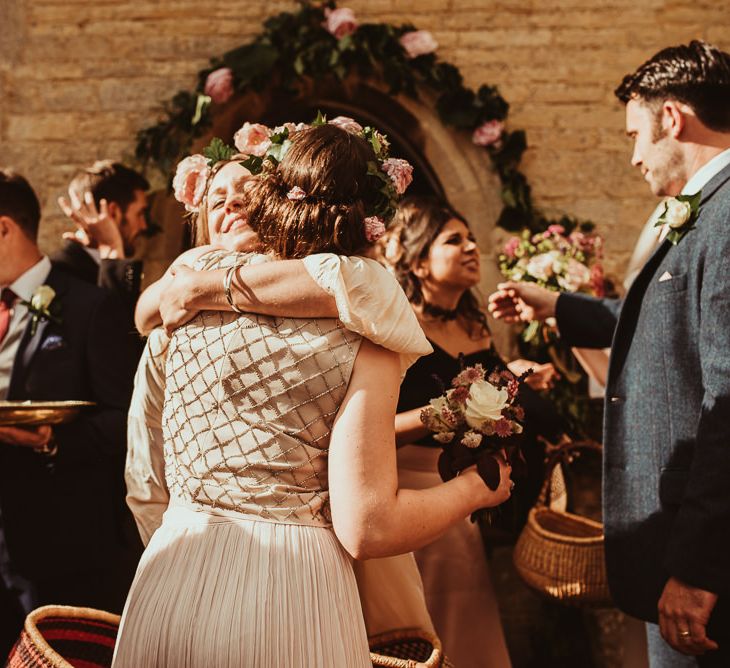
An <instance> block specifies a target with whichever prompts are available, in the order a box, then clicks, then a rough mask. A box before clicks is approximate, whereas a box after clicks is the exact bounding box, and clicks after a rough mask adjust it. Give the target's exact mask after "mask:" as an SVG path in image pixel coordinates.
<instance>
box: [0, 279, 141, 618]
mask: <svg viewBox="0 0 730 668" xmlns="http://www.w3.org/2000/svg"><path fill="white" fill-rule="evenodd" d="M46 284H47V285H50V286H51V287H52V288H53V289H54V290H55V292H56V297H55V301H57V303H58V304H60V318H61V322H60V323H56V322H53V321H47V322H41V323H40V324H39V326H38V328H37V330H36V333H35V335H34V336H31V333H30V330H31V327H30V324H29V325H28V327H27V328H26V331H25V334H24V336H23V338H22V340H21V344H20V347H19V350H18V353H17V355H16V358H15V363H14V367H13V372H12V376H11V380H10V387H9V392H8V399H16V400H17V399H21V400H22V399H38V400H68V399H77V400H88V401H93V402H95V403H96V406H95V407H94V408H90V409H86V410H84V411H83V412H82V413H81V415H80V416H79V417H78V418H77V419H76V420H75V421H73V422H71V423H69V424H66V425H58V426H56V427H54V434H55V438H56V441H57V443H58V453H57V454H56V455H55V456H54V457H47V456H44V455H40V454H37V453H35V452H33V451H32V450H29V449H26V448H22V447H12V446H8V445H4V446H2V447H0V504H1V506H2V518H3V524H4V532H5V540H6V544H7V550H8V553H9V557H10V564H11V567H12V569H13V571H14V572H16V573H18V574H20V575H22V576H23V577H25V578H27V579H28V580H30V581H31V582H33V583H38V582H41V581H48V582H51V583H53V582H54V581H55V582H57V583H60V582H63V581H65V582H67V583H71V584H69V587H68V589H69V590H70V591H72V592H73V593H74V596H75V597H76V600H74V601H71V600H69V601H43V600H41V601H39V603H72V604H83V603H84V602H85V601H93V602H94V603H95V604H96V605H97V606H99V605H102V606H104V605H105V601H104V600H101V601H100V600H99V597H98V596H97V592H93V591H87V589H88V588H89V587H93V586H96V585H92V584H90V583H91V582H92V581H93V578H91V577H90V576H91V575H93V574H100V573H114V578H115V579H116V580H117V581H116V582H115V587H116V588H117V590H118V594H120V595H121V600H123V595H124V594H125V593H126V591H127V589H128V587H129V584H130V582H131V577H132V575H133V571H132V572H129V569H128V568H127V569H126V572H127V575H126V576H120V575H119V572H120V569H119V568H118V566H119V564H120V563H121V562H125V563H131V564H132V567H133V563H134V561H135V560H136V558H137V557H138V556H139V554H140V553H141V545H140V543H139V538H138V536H137V532H136V530H135V529H134V526H133V521H132V519H131V516H130V514H129V511H128V510H127V508H126V505H125V502H124V496H125V487H124V459H125V452H126V417H127V410H128V406H129V400H130V397H131V390H132V379H133V374H134V369H135V359H134V352H133V350H132V346H131V340H130V337H129V335H128V334H127V333H126V332H125V319H126V315H125V313H124V310H123V308H122V307H121V305H120V304H119V303H118V301H117V300H116V298H114V297H113V296H112V295H110V294H109V293H108V292H106V291H104V290H102V289H100V288H97V287H95V286H92V285H89V284H87V283H84V282H82V281H79V280H77V279H75V278H73V277H71V276H69V275H68V274H66V273H64V272H63V271H60V270H58V269H57V268H53V269H52V270H51V272H50V274H49V276H48V279H47V280H46ZM121 570H122V571H124V569H121ZM125 577H126V581H124V580H125ZM76 594H78V596H76ZM118 600H119V596H117V597H116V598H115V603H114V604H112V603H111V602H109V604H108V605H105V607H107V608H110V609H115V608H118ZM87 604H88V603H87Z"/></svg>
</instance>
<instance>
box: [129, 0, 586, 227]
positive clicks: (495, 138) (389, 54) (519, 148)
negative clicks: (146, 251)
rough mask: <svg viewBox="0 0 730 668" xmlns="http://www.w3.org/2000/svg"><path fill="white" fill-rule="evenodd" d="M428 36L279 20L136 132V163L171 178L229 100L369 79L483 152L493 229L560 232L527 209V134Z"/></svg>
mask: <svg viewBox="0 0 730 668" xmlns="http://www.w3.org/2000/svg"><path fill="white" fill-rule="evenodd" d="M437 46H438V45H437V44H436V42H435V41H434V39H433V37H432V36H431V35H430V33H428V32H427V31H423V30H416V29H415V28H414V26H412V25H410V24H404V25H401V26H392V25H389V24H386V23H364V24H358V22H357V19H356V17H355V15H354V13H353V12H352V10H350V9H348V8H337V7H336V5H335V2H334V1H333V0H330V1H328V2H324V3H313V2H307V1H305V2H303V4H302V6H301V8H300V9H299V11H297V12H295V13H292V12H283V13H281V14H279V15H277V16H273V17H271V18H269V19H268V20H266V21H265V22H264V30H263V32H262V33H261V34H260V35H259V36H258V37H256V38H255V39H254V40H253V41H251V42H250V43H248V44H244V45H243V46H240V47H238V48H236V49H233V50H231V51H229V52H227V53H225V54H224V55H223V56H221V57H220V58H214V59H213V60H212V61H211V65H210V67H208V68H206V69H204V70H202V71H200V73H199V75H198V85H197V87H196V89H195V90H194V91H180V92H178V93H177V94H176V95H175V96H174V97H173V98H172V100H170V101H169V102H168V103H167V104H166V107H165V114H164V118H163V119H162V120H160V121H159V122H158V123H157V124H155V125H153V126H150V127H148V128H145V129H143V130H141V131H140V132H139V133H138V137H137V147H136V152H135V153H136V157H137V159H138V160H139V161H140V162H141V163H142V165H143V167H145V168H146V167H147V166H149V165H150V164H152V165H154V166H156V167H157V168H158V169H159V170H160V171H161V172H162V173H163V174H165V175H166V176H167V175H169V174H170V173H171V171H172V169H173V167H174V165H175V163H176V162H177V161H178V160H179V159H180V158H181V157H182V156H183V154H184V153H185V152H186V151H187V150H189V148H190V145H191V144H192V141H193V140H194V139H195V138H197V137H199V136H201V135H202V134H203V133H204V132H205V130H206V129H207V128H209V127H210V125H211V120H212V117H213V115H214V114H215V113H216V111H217V110H218V109H220V108H221V107H222V106H223V105H225V104H226V103H227V102H228V100H229V99H231V97H233V95H235V94H244V93H247V92H251V91H254V92H262V91H264V90H266V89H268V88H270V87H272V86H275V87H278V88H280V89H282V90H287V91H291V92H292V93H294V94H295V93H296V92H297V90H298V89H299V88H300V87H301V86H302V84H303V83H304V81H305V80H306V79H313V80H317V79H320V78H323V77H336V78H337V79H339V80H343V79H344V78H345V77H347V76H348V75H350V74H356V75H359V76H360V77H362V78H363V79H376V80H379V81H380V82H382V83H383V84H385V86H386V87H387V89H388V92H389V93H390V94H392V95H395V94H398V93H402V94H405V95H407V96H409V97H411V98H414V99H418V98H419V95H418V91H419V89H420V90H427V91H429V92H431V93H433V94H435V96H436V110H437V112H438V114H439V117H440V119H441V121H442V122H443V123H444V124H445V125H447V126H450V127H452V128H454V129H456V130H462V131H471V133H472V141H473V142H474V144H476V145H478V146H482V147H484V150H486V151H487V152H488V153H489V156H490V158H491V161H492V163H493V165H494V168H495V171H496V172H497V174H498V176H499V179H500V182H501V186H502V202H503V209H502V212H501V214H500V216H499V219H498V221H497V225H499V226H500V227H502V228H504V229H506V230H510V231H517V230H521V229H524V228H527V229H529V230H531V231H533V232H536V231H542V230H545V229H547V227H548V226H549V225H550V224H554V223H559V224H562V225H563V226H564V227H566V228H568V229H572V228H574V227H575V226H576V224H577V223H576V221H574V220H572V219H570V218H569V217H567V216H563V217H562V218H561V219H560V220H558V221H555V220H548V219H547V218H546V217H545V216H544V215H543V214H542V213H541V212H540V211H539V210H537V209H536V208H535V207H534V205H533V203H532V197H531V194H530V186H529V184H528V182H527V178H526V177H525V175H524V174H523V173H522V172H521V171H520V170H519V164H520V160H521V158H522V154H523V153H524V151H525V149H526V148H527V140H526V136H525V133H524V131H522V130H512V131H508V130H507V129H506V128H505V121H506V119H507V114H508V111H509V105H508V104H507V102H506V101H505V100H504V98H503V97H502V96H501V95H500V94H499V92H498V90H497V88H496V87H494V86H488V85H482V86H480V87H479V89H478V90H477V91H473V90H471V89H469V88H466V87H465V86H464V85H463V78H462V75H461V73H460V72H459V70H458V68H457V67H456V66H454V65H452V64H450V63H447V62H444V61H442V60H440V59H439V58H438V57H437V55H436V53H435V51H436V48H437Z"/></svg>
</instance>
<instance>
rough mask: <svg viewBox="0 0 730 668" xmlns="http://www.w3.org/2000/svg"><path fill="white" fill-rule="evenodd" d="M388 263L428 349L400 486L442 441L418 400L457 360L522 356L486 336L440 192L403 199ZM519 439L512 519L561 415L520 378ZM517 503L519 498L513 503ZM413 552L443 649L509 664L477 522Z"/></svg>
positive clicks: (541, 374)
mask: <svg viewBox="0 0 730 668" xmlns="http://www.w3.org/2000/svg"><path fill="white" fill-rule="evenodd" d="M382 253H383V256H384V259H385V262H386V264H388V265H389V267H390V268H391V269H392V270H393V272H394V273H395V275H396V277H397V278H398V280H399V282H400V284H401V286H402V287H403V289H404V290H405V292H406V295H407V296H408V298H409V300H410V302H411V304H412V305H413V309H414V311H415V312H416V315H417V316H418V319H419V321H420V323H421V326H422V327H423V330H424V332H425V334H426V336H427V337H428V339H429V341H430V342H431V344H432V346H433V349H434V352H433V353H432V354H430V355H427V356H425V357H422V358H421V359H419V360H418V361H417V362H416V363H415V364H414V365H413V366H412V367H411V368H410V370H409V371H408V373H407V375H406V377H405V379H404V381H403V384H402V385H401V392H400V398H399V402H398V415H397V416H396V437H397V440H398V445H399V450H398V470H399V481H400V484H401V486H402V487H410V488H422V487H428V486H431V485H433V484H434V482H435V481H436V480H438V479H439V476H438V472H437V468H436V463H437V459H438V456H439V453H440V451H441V446H440V444H438V443H437V442H435V441H434V440H433V439H432V438H431V436H430V433H429V432H428V430H427V429H426V428H425V427H424V426H423V425H422V424H421V421H420V417H419V416H420V412H421V409H422V408H423V407H424V406H425V405H426V404H427V403H428V402H429V400H430V399H433V398H434V397H436V396H438V395H439V394H441V393H442V391H443V387H444V386H448V385H449V384H450V383H451V380H452V378H453V377H454V376H456V375H457V374H458V373H459V371H460V370H461V362H460V359H459V358H460V356H462V357H463V361H464V364H466V365H474V364H477V363H479V364H481V365H482V366H483V367H484V368H485V369H486V370H487V372H490V371H492V370H495V369H497V370H503V369H505V368H507V366H510V367H513V368H512V370H513V371H515V372H516V373H521V372H522V371H523V370H524V367H525V364H524V363H523V362H522V361H518V362H516V363H515V364H510V365H506V364H505V363H504V361H503V360H502V359H501V358H500V357H499V355H498V354H497V352H496V351H495V349H494V347H493V345H492V339H491V335H490V332H489V327H488V325H487V319H486V316H485V314H484V312H483V311H482V310H481V308H480V306H479V302H478V300H477V298H476V297H475V295H474V294H473V293H472V288H474V286H476V285H477V283H478V282H479V278H480V257H479V248H478V247H477V244H476V242H475V240H474V236H473V235H472V233H471V231H470V229H469V226H468V224H467V222H466V221H465V220H464V219H463V217H462V216H460V215H459V214H458V213H456V212H455V211H453V210H452V209H450V208H449V207H447V206H444V205H441V204H440V203H438V202H437V201H434V200H431V199H425V198H412V199H409V200H407V201H405V202H404V203H403V204H402V205H401V207H400V211H399V214H398V216H397V218H396V224H395V225H394V227H393V228H392V231H391V233H390V234H389V236H388V238H387V239H386V240H385V241H384V244H383V246H382ZM533 366H534V367H535V368H536V373H535V374H534V375H533V376H532V377H531V378H530V381H529V382H530V385H531V386H532V387H533V388H535V389H542V388H543V387H546V386H547V385H548V384H549V383H550V380H551V377H552V375H553V374H554V370H553V368H552V366H551V365H533ZM520 402H521V404H522V405H523V406H524V407H525V412H526V425H525V438H524V449H525V450H526V451H527V463H528V471H529V469H535V468H536V469H537V470H536V471H535V470H533V471H530V473H531V475H530V474H528V477H527V478H525V479H523V480H518V481H517V485H518V486H521V485H524V488H525V489H527V495H526V496H527V498H525V494H524V491H523V490H519V489H516V490H515V492H516V493H517V494H518V498H517V499H516V500H515V501H512V502H510V503H511V507H503V513H504V514H505V515H506V516H508V517H507V519H508V520H511V518H512V517H514V516H516V515H522V514H524V513H526V510H527V508H528V507H529V505H530V503H531V502H532V501H534V498H535V497H536V496H537V489H538V488H539V485H540V482H541V479H542V477H541V471H540V470H541V466H542V459H543V452H542V450H541V449H540V448H539V447H538V444H537V439H536V435H537V433H538V432H539V433H542V434H543V435H546V436H548V437H552V438H555V437H556V436H557V435H558V434H559V433H560V432H561V424H560V422H559V420H558V419H557V418H556V417H555V416H554V413H553V412H552V410H551V409H550V405H549V404H547V403H546V402H544V401H543V400H542V399H541V398H540V397H539V396H538V395H537V393H536V392H534V391H531V389H530V388H529V387H528V388H524V389H523V391H522V393H521V398H520ZM520 506H522V507H520ZM415 554H416V560H417V562H418V565H419V568H420V570H421V575H422V577H423V583H424V588H425V592H426V600H427V603H428V607H429V611H430V612H431V616H432V618H433V622H434V625H435V627H436V630H437V633H438V634H439V636H440V637H441V639H442V641H443V644H444V650H445V652H446V653H447V655H448V656H449V657H450V658H451V660H452V661H453V662H454V665H456V666H459V668H470V667H471V666H474V667H476V666H480V667H485V666H486V667H488V668H494V667H497V668H502V667H504V666H509V665H510V660H509V656H508V653H507V648H506V644H505V640H504V635H503V632H502V625H501V621H500V618H499V611H498V608H497V602H496V599H495V596H494V593H493V590H492V585H491V581H490V577H489V572H488V566H487V560H486V555H485V553H484V545H483V541H482V538H481V535H480V531H479V528H478V526H477V525H476V524H471V523H470V522H469V521H468V520H465V521H464V522H463V523H461V524H460V525H458V526H456V527H454V528H453V529H451V530H450V531H449V532H448V533H447V534H445V535H444V536H443V537H442V538H440V539H439V540H437V541H436V542H434V543H432V544H431V545H428V546H427V547H425V548H423V549H421V550H418V551H417V552H416V553H415Z"/></svg>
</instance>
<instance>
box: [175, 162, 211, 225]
mask: <svg viewBox="0 0 730 668" xmlns="http://www.w3.org/2000/svg"><path fill="white" fill-rule="evenodd" d="M209 176H210V167H208V159H207V158H206V157H205V156H203V155H200V154H199V153H198V154H195V155H191V156H188V157H187V158H185V159H184V160H181V161H180V162H179V163H178V165H177V170H176V171H175V178H174V179H173V180H172V188H173V190H174V192H175V199H176V200H177V201H178V202H181V203H182V204H184V205H185V208H186V209H187V210H188V211H197V210H198V207H199V206H200V203H201V202H202V200H203V195H204V194H205V185H206V183H207V182H208V177H209Z"/></svg>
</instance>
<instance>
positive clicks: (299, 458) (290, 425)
mask: <svg viewBox="0 0 730 668" xmlns="http://www.w3.org/2000/svg"><path fill="white" fill-rule="evenodd" d="M379 162H382V158H381V159H379V157H378V156H376V154H375V152H374V150H373V148H372V144H370V143H368V142H366V141H365V140H364V139H363V138H361V137H358V136H355V135H353V134H349V133H347V132H346V131H344V130H341V129H339V128H337V127H333V126H331V125H324V126H321V127H315V128H311V129H308V130H304V131H302V132H301V133H299V135H298V136H297V137H295V138H294V141H293V144H292V146H291V148H290V150H289V152H288V153H287V154H286V156H285V157H284V158H283V159H282V161H281V163H280V164H279V165H278V166H277V167H275V168H272V169H270V170H269V171H268V172H264V174H263V175H262V177H261V178H259V179H256V180H255V181H254V182H253V186H252V187H251V190H250V191H248V192H247V199H248V204H247V208H248V211H249V224H250V225H251V226H252V228H253V229H254V230H255V231H256V232H257V233H258V236H259V239H260V240H261V242H262V245H263V246H264V248H266V249H267V250H269V251H270V252H272V253H273V254H274V255H275V256H276V257H277V258H281V259H286V258H290V259H291V258H295V259H296V258H302V259H304V261H305V262H306V261H307V258H309V257H311V256H312V255H314V254H316V253H320V252H333V251H334V252H338V253H340V254H343V255H353V254H356V253H362V252H363V251H364V250H366V248H367V246H368V245H369V244H368V238H367V233H368V227H369V226H368V225H367V224H366V223H365V220H366V219H367V218H369V217H373V216H376V215H379V216H384V217H387V216H388V209H389V208H390V201H391V197H390V196H386V200H385V201H384V199H383V191H384V188H383V181H382V180H381V178H380V177H379V176H378V175H377V174H373V170H372V169H371V168H370V167H369V165H377V164H378V163H379ZM296 189H299V190H296ZM300 191H301V192H303V193H304V195H303V196H301V192H300ZM292 193H294V194H295V195H296V196H295V197H292V196H291V195H292ZM235 266H236V265H235V264H234V265H232V266H231V269H229V270H227V271H229V272H230V273H231V274H232V273H233V272H234V271H235ZM361 297H362V296H361ZM389 317H392V318H395V319H396V320H397V321H398V326H399V327H401V328H406V329H411V330H414V331H415V330H417V328H418V325H417V323H416V321H415V319H414V316H413V314H412V312H411V311H410V309H409V308H408V307H407V306H406V305H404V307H403V309H402V310H401V311H400V312H398V311H394V312H392V313H391V314H390V315H389ZM402 363H403V362H402V360H401V359H400V358H399V356H398V355H397V354H395V353H393V352H391V351H388V350H385V349H384V348H381V347H379V346H377V345H375V344H373V343H371V342H370V341H368V340H367V339H363V338H362V337H361V336H359V335H357V334H355V333H353V332H351V331H349V330H346V329H344V328H343V327H342V326H341V324H340V323H339V322H338V321H337V320H335V319H327V318H318V319H310V320H305V319H292V318H273V317H266V316H258V315H247V314H242V315H237V314H226V313H223V314H221V313H219V312H216V313H202V314H201V315H200V316H198V317H196V318H195V319H194V320H193V321H191V322H190V324H188V325H186V326H184V327H181V328H179V329H178V330H176V331H175V333H174V334H173V336H172V339H171V342H170V350H169V353H168V359H167V394H166V401H165V407H164V416H163V419H164V430H165V464H166V473H167V475H166V477H167V481H168V486H169V488H170V494H171V500H170V506H169V508H168V510H167V511H166V513H165V517H164V519H163V523H162V526H161V527H160V528H159V529H158V530H157V531H156V532H155V534H154V535H153V537H152V539H151V541H150V543H149V545H148V547H147V550H146V552H145V554H144V556H143V558H142V560H141V562H140V567H139V569H138V572H137V576H136V578H135V582H134V584H133V586H132V589H131V591H130V595H129V598H128V600H127V605H126V607H125V613H124V616H123V619H122V624H121V627H120V633H119V639H118V644H117V650H116V654H115V662H114V665H115V666H176V667H177V666H200V665H212V666H261V667H264V668H266V667H271V668H273V667H277V668H278V667H284V666H292V667H294V666H307V667H309V666H315V665H317V666H333V667H334V666H337V667H339V666H347V667H348V668H349V667H354V668H358V667H362V668H365V667H366V666H370V665H371V664H370V658H369V652H368V644H367V638H366V634H365V627H364V624H363V620H362V611H361V609H360V604H359V601H358V599H357V588H356V585H355V581H354V576H353V572H352V564H351V560H350V557H355V558H369V557H380V556H387V555H392V554H399V553H402V552H407V551H409V550H411V549H413V548H415V547H417V546H420V545H423V544H425V543H427V542H430V541H431V540H433V539H434V538H435V537H437V536H438V535H440V534H441V533H442V532H443V531H445V530H446V529H447V528H448V527H449V526H451V525H453V524H454V523H456V522H459V521H461V519H463V518H464V517H466V516H467V515H468V514H469V513H471V512H472V511H473V510H475V509H477V508H481V507H485V506H494V505H497V504H499V503H501V502H503V501H504V500H506V498H508V496H509V487H510V481H509V468H508V466H507V465H506V464H505V463H502V464H501V481H500V485H499V488H498V489H497V490H496V491H490V490H489V488H488V487H487V486H486V484H485V483H484V482H483V481H482V479H481V478H480V477H479V474H478V473H477V472H476V471H475V470H467V471H465V472H464V473H463V474H462V475H461V476H459V477H458V478H455V479H454V480H452V481H449V482H448V483H441V484H439V485H436V486H434V487H433V488H431V489H427V490H419V491H411V490H405V489H399V488H398V485H397V479H396V478H397V476H396V466H395V450H394V448H393V443H394V432H393V424H394V417H395V405H396V399H397V393H398V385H399V382H400V376H401V369H402ZM406 365H407V362H406Z"/></svg>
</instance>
